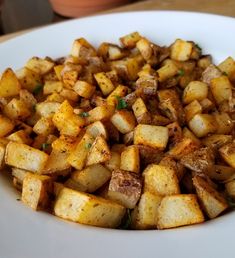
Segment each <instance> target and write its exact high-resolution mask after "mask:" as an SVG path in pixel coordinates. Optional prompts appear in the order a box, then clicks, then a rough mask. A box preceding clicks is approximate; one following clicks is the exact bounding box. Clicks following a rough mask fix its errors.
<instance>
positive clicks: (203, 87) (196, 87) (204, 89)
mask: <svg viewBox="0 0 235 258" xmlns="http://www.w3.org/2000/svg"><path fill="white" fill-rule="evenodd" d="M207 94H208V86H207V84H206V83H205V82H201V81H191V82H190V83H189V84H188V85H187V86H186V87H185V89H184V93H183V102H184V103H185V104H189V103H190V102H192V101H194V100H203V99H205V98H206V97H207Z"/></svg>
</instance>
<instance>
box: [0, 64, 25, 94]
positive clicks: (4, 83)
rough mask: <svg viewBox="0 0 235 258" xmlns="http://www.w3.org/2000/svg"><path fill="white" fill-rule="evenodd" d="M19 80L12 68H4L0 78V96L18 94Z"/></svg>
mask: <svg viewBox="0 0 235 258" xmlns="http://www.w3.org/2000/svg"><path fill="white" fill-rule="evenodd" d="M20 89H21V85H20V82H19V80H18V78H17V77H16V75H15V73H14V72H13V71H12V69H10V68H8V69H6V70H5V71H4V72H3V74H2V76H1V78H0V97H2V98H6V97H13V96H16V95H18V94H19V92H20Z"/></svg>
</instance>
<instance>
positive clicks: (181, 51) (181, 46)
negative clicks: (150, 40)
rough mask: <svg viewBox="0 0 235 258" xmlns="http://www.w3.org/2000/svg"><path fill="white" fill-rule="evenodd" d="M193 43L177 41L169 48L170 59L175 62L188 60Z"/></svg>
mask: <svg viewBox="0 0 235 258" xmlns="http://www.w3.org/2000/svg"><path fill="white" fill-rule="evenodd" d="M192 50H193V43H192V42H187V41H184V40H182V39H177V40H176V41H175V42H174V43H173V45H172V46H171V55H170V56H171V59H174V60H176V61H187V60H189V59H190V56H191V53H192Z"/></svg>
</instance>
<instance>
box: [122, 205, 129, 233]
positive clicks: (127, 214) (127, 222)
mask: <svg viewBox="0 0 235 258" xmlns="http://www.w3.org/2000/svg"><path fill="white" fill-rule="evenodd" d="M125 217H126V219H125V222H124V223H123V225H121V227H120V228H121V229H129V228H130V226H131V210H130V209H127V212H126V216H125Z"/></svg>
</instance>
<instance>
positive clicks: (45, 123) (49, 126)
mask: <svg viewBox="0 0 235 258" xmlns="http://www.w3.org/2000/svg"><path fill="white" fill-rule="evenodd" d="M54 129H55V127H54V124H53V123H52V119H51V118H49V117H41V118H40V119H39V120H38V121H37V123H36V124H35V125H34V127H33V131H34V132H35V133H36V134H42V135H45V136H47V135H49V134H52V133H53V132H54Z"/></svg>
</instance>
